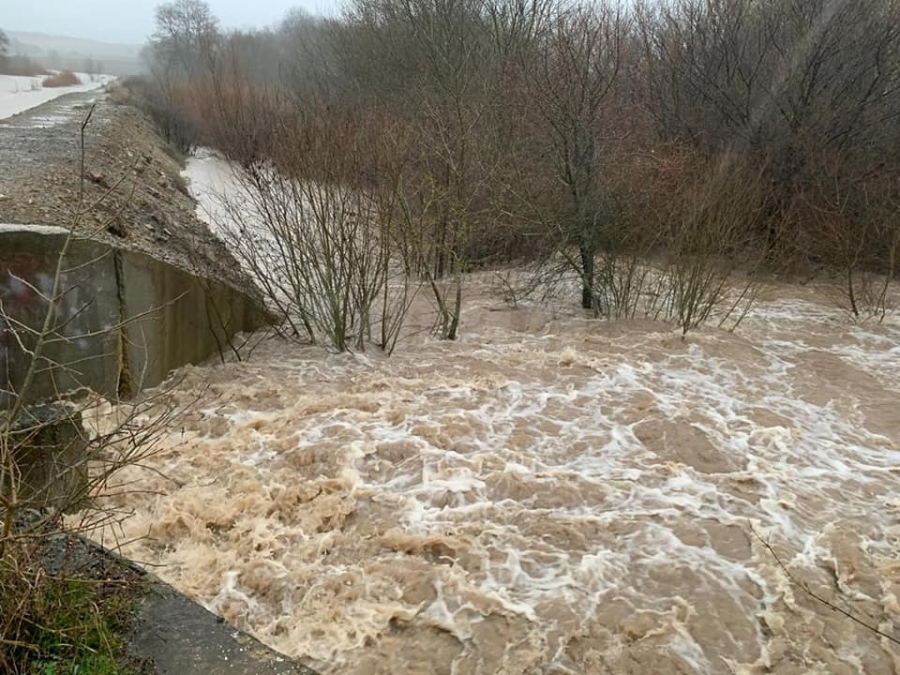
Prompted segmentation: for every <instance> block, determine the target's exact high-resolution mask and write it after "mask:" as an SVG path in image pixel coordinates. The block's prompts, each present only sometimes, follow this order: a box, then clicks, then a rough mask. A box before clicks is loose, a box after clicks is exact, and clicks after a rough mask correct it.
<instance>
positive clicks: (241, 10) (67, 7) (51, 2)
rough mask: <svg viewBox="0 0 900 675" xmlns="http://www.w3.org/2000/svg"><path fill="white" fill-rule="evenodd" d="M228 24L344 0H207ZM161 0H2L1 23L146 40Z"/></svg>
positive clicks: (320, 8) (258, 23)
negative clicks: (154, 13) (155, 10)
mask: <svg viewBox="0 0 900 675" xmlns="http://www.w3.org/2000/svg"><path fill="white" fill-rule="evenodd" d="M207 1H208V3H209V6H210V7H211V8H212V11H213V13H214V14H215V15H216V16H217V17H219V19H220V20H221V22H222V25H223V26H224V27H226V28H243V27H251V26H253V27H263V26H269V25H272V24H273V23H275V22H277V21H278V20H280V19H281V18H282V17H283V16H284V15H285V13H286V12H287V11H288V10H289V9H291V8H293V7H300V8H302V9H305V10H306V11H308V12H310V13H312V14H326V15H333V14H335V13H336V12H337V8H338V7H339V6H340V4H341V2H340V0H207ZM158 4H160V2H159V0H0V28H5V29H7V30H20V31H29V32H40V33H48V34H51V35H66V36H70V37H80V38H90V39H92V40H102V41H104V42H124V43H143V42H144V41H145V40H146V39H147V36H148V35H150V33H152V32H153V10H154V8H155V7H156V6H157V5H158Z"/></svg>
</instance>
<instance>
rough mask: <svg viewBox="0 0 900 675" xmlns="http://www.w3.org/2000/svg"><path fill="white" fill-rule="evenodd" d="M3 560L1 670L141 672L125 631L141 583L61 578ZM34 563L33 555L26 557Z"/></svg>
mask: <svg viewBox="0 0 900 675" xmlns="http://www.w3.org/2000/svg"><path fill="white" fill-rule="evenodd" d="M14 555H15V553H8V554H7V556H6V557H5V558H4V559H3V560H0V636H2V638H3V640H4V641H3V643H2V644H0V672H3V673H10V674H11V675H12V674H15V675H137V674H138V673H139V672H140V670H139V669H138V668H136V667H133V666H132V665H131V664H129V662H128V659H127V658H126V657H125V655H124V640H123V637H122V636H123V634H124V633H125V631H126V630H127V628H128V625H129V622H130V620H131V616H132V607H133V604H134V601H135V598H136V597H137V596H138V595H139V593H140V587H141V585H142V584H141V583H140V581H139V580H137V581H136V580H135V579H134V578H131V579H129V578H125V577H123V578H112V579H110V578H109V577H108V575H102V576H103V578H101V579H100V580H96V581H95V580H91V579H85V578H76V577H72V576H69V577H56V576H52V575H49V574H47V573H46V572H45V571H43V570H42V569H41V568H40V567H37V566H34V565H28V564H23V560H16V559H15V558H14V557H13V556H14ZM23 558H24V562H29V561H30V559H31V556H23Z"/></svg>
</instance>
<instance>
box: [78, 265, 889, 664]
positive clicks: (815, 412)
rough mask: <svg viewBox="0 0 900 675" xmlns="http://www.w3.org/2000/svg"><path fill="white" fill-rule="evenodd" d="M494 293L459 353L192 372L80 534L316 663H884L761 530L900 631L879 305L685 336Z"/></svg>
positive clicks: (313, 357)
mask: <svg viewBox="0 0 900 675" xmlns="http://www.w3.org/2000/svg"><path fill="white" fill-rule="evenodd" d="M489 286H490V283H489V277H488V276H484V277H472V278H470V279H469V280H468V281H467V288H466V298H467V305H466V310H465V313H464V321H463V339H462V340H461V341H459V342H456V343H446V342H436V341H429V340H421V341H419V342H418V343H410V344H406V345H404V346H403V347H401V348H400V349H399V350H398V353H397V354H396V355H395V356H394V357H393V358H391V359H384V358H380V357H377V356H374V355H366V356H348V355H343V356H327V355H325V354H323V353H322V352H321V351H319V350H317V349H315V348H304V347H297V346H291V345H287V344H284V343H281V342H277V341H269V342H266V343H264V344H263V345H262V346H261V347H260V348H258V349H257V351H256V352H255V353H254V354H253V356H252V358H251V359H250V360H249V361H246V362H243V363H229V364H226V365H218V366H204V367H192V368H188V369H185V370H183V371H182V373H181V376H183V378H184V380H183V381H182V382H181V383H180V384H179V386H178V388H177V390H176V394H175V396H176V398H177V399H183V400H185V401H187V400H189V399H190V398H192V397H195V396H197V395H198V394H202V403H201V405H200V407H199V408H198V409H197V410H196V411H195V412H194V413H193V414H192V415H191V416H190V417H189V418H188V419H185V420H184V421H183V423H182V424H181V425H179V428H178V429H173V430H172V433H171V435H170V436H169V437H168V438H167V439H166V440H165V442H164V443H163V446H162V450H161V452H160V454H159V455H158V456H156V457H155V458H154V459H153V460H152V462H151V464H150V466H148V467H145V468H134V469H130V470H129V471H128V472H127V473H126V474H124V475H123V476H122V477H121V480H122V481H134V482H133V483H129V485H130V487H129V494H128V495H127V496H123V497H120V498H110V499H109V505H110V506H112V507H115V508H119V509H123V510H126V511H129V512H131V513H133V515H132V516H131V517H130V518H128V519H127V520H125V521H124V522H123V523H122V525H121V526H117V527H109V528H107V529H105V530H103V531H100V532H97V533H96V537H97V539H98V540H101V541H103V542H104V543H106V544H111V543H113V542H127V543H125V544H124V546H123V550H124V552H125V553H126V554H127V555H129V556H130V557H132V558H134V559H135V560H139V561H142V562H143V563H144V564H147V565H151V566H153V568H154V569H155V570H156V571H157V573H159V574H160V576H162V577H163V578H164V579H166V580H167V581H169V582H171V583H172V584H174V585H175V586H176V587H178V588H179V589H181V590H182V591H184V592H185V593H187V594H189V595H190V596H191V597H193V598H196V599H197V600H199V601H201V602H203V603H204V604H205V605H206V606H208V607H209V608H211V609H213V610H214V611H216V612H217V613H219V614H221V615H222V616H223V617H225V618H226V619H227V620H228V621H229V622H232V623H233V624H235V625H237V626H239V627H241V628H245V629H247V630H249V631H250V632H252V633H253V634H254V635H256V636H257V637H259V638H260V639H262V640H263V641H264V642H266V643H267V644H269V645H272V646H274V647H276V648H277V649H279V650H280V651H282V652H284V653H286V654H290V655H295V656H299V657H302V658H303V659H305V660H306V661H307V662H308V663H310V664H311V665H314V666H316V667H317V668H319V669H320V670H322V672H325V673H360V674H363V673H365V674H370V673H397V672H403V673H423V674H424V673H429V674H431V673H451V672H452V673H458V674H463V673H510V674H512V673H539V672H544V673H616V674H617V675H621V674H622V673H651V672H672V673H676V672H684V673H687V672H691V673H695V672H708V673H731V672H738V673H755V672H773V673H805V672H822V673H825V672H827V673H857V672H867V673H891V672H895V671H896V669H897V668H898V663H900V661H898V655H900V651H898V649H897V647H896V646H895V645H894V644H892V643H891V642H890V641H889V640H887V639H885V638H880V637H878V636H877V635H875V634H874V633H872V632H871V631H869V630H867V629H865V628H862V627H861V626H859V625H858V624H854V623H853V622H851V621H849V620H847V619H846V618H845V617H843V616H841V615H840V614H838V613H836V612H833V611H831V610H830V609H828V608H827V607H824V606H822V605H820V604H818V603H817V602H815V601H814V600H813V599H811V598H810V597H809V596H808V595H807V594H805V593H804V592H802V591H801V590H800V589H799V588H798V587H797V586H795V585H793V584H792V583H791V582H790V580H789V579H788V577H787V575H786V574H785V572H784V570H783V569H782V568H781V567H780V566H779V562H778V561H777V560H776V559H775V557H774V556H773V555H772V552H770V551H769V550H768V549H767V547H766V545H764V543H763V541H762V540H761V539H760V538H758V537H762V538H763V539H764V540H765V541H766V542H768V543H769V544H770V545H771V546H772V549H773V550H774V552H775V553H776V554H777V555H778V556H779V558H780V559H781V561H782V562H783V563H784V564H785V565H786V566H787V567H788V568H789V569H790V570H791V573H792V574H794V575H796V577H797V578H798V579H800V580H802V581H803V582H804V583H807V584H809V586H810V587H811V588H812V589H814V590H815V591H816V592H818V593H820V594H821V595H823V596H824V597H827V598H829V599H833V600H834V601H835V602H837V603H838V604H840V606H842V607H844V608H846V609H848V610H849V611H852V612H854V613H855V614H857V615H858V616H859V617H860V618H861V619H863V620H865V621H866V622H869V623H871V624H873V625H875V626H878V627H880V628H881V629H882V630H884V631H885V632H887V633H890V634H895V635H896V634H897V631H896V630H895V629H894V624H895V623H896V622H897V621H898V620H900V606H898V600H897V598H898V591H900V565H898V563H897V550H898V549H897V545H898V536H900V529H898V518H900V496H898V493H897V475H898V472H900V447H898V443H900V414H898V412H897V405H896V402H897V400H898V396H900V384H898V383H900V358H898V357H900V325H898V324H897V323H896V321H895V320H894V321H892V320H889V321H888V322H886V323H885V324H884V325H871V326H856V325H852V324H850V323H849V322H848V321H847V319H846V318H845V317H844V316H843V315H842V314H841V313H839V312H837V311H835V310H833V309H832V308H831V307H830V306H829V305H828V304H827V302H826V301H825V300H824V299H823V298H822V297H821V296H820V294H819V292H818V290H816V289H796V288H792V287H787V286H774V287H772V288H771V290H770V291H769V293H768V295H767V297H766V298H764V300H763V301H762V302H760V303H759V304H758V305H757V306H756V308H755V309H754V310H753V312H752V313H751V315H750V316H749V317H748V318H747V320H746V321H745V323H744V325H743V326H742V329H741V332H740V333H738V334H729V333H724V332H720V331H716V330H712V329H709V330H701V331H698V332H696V333H694V334H690V335H689V336H688V337H687V339H685V340H682V339H681V338H680V336H679V335H678V334H677V333H675V332H674V331H673V330H672V329H671V328H670V327H667V326H665V325H662V324H658V323H649V322H648V323H614V324H609V323H603V322H596V321H589V320H585V319H583V318H580V317H579V316H576V315H568V316H567V315H565V314H563V315H559V314H554V312H553V311H551V310H550V309H547V308H541V307H531V308H527V309H525V308H523V309H518V310H509V309H503V308H502V304H501V303H500V302H499V300H497V299H496V298H495V297H494V296H492V295H491V293H490V292H489ZM135 490H138V491H139V492H138V493H137V494H134V491H135ZM145 535H146V536H145ZM757 535H758V536H757ZM898 637H900V635H898Z"/></svg>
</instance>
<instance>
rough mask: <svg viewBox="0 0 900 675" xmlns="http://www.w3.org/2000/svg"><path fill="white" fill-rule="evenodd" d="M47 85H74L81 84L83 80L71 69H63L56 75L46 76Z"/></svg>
mask: <svg viewBox="0 0 900 675" xmlns="http://www.w3.org/2000/svg"><path fill="white" fill-rule="evenodd" d="M43 84H44V86H45V87H74V86H76V85H79V84H81V80H79V79H78V76H77V75H76V74H75V73H73V72H72V71H71V70H63V71H62V72H59V73H57V74H56V75H50V76H49V77H45V78H44V83H43Z"/></svg>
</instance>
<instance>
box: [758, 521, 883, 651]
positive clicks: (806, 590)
mask: <svg viewBox="0 0 900 675" xmlns="http://www.w3.org/2000/svg"><path fill="white" fill-rule="evenodd" d="M750 531H751V532H752V533H753V536H755V537H756V538H757V539H759V541H760V542H761V543H762V545H763V546H765V547H766V550H767V551H768V552H769V553H770V554H771V556H772V558H774V559H775V562H776V563H778V566H779V567H780V568H781V570H782V571H783V572H784V573H785V575H786V576H787V578H788V579H789V580H790V582H791V583H792V584H794V585H795V586H796V587H797V588H799V589H800V590H802V591H803V592H804V593H806V594H807V595H808V596H809V597H811V598H812V599H813V600H816V601H817V602H820V603H821V604H823V605H825V606H826V607H828V608H829V609H831V610H832V611H835V612H837V613H838V614H842V615H844V616H845V617H847V618H848V619H850V620H851V621H853V622H854V623H857V624H859V625H860V626H862V627H863V628H866V629H868V630H870V631H872V632H873V633H875V634H876V635H879V636H880V637H883V638H885V639H886V640H890V641H891V642H893V643H894V644H896V645H900V639H897V638H895V637H894V636H893V635H888V634H887V633H885V632H884V631H881V630H879V629H878V628H876V627H875V626H873V625H872V624H870V623H867V622H865V621H863V620H862V619H860V618H859V617H858V616H856V615H855V614H853V613H852V612H849V611H847V610H846V609H843V608H841V607H838V606H837V605H836V604H834V603H833V602H831V601H830V600H826V599H825V598H823V597H822V596H821V595H819V594H818V593H816V592H815V591H813V590H812V589H811V588H810V587H809V586H808V585H807V584H806V583H805V582H803V581H800V580H799V579H797V577H795V576H794V575H793V573H792V572H791V571H790V570H789V569H788V568H787V566H786V565H785V564H784V563H783V562H782V561H781V558H779V557H778V554H777V553H775V549H773V548H772V545H771V544H770V543H769V542H768V541H766V540H765V539H763V537H762V535H760V534H759V532H757V531H756V530H755V529H754V528H753V526H752V525H751V526H750Z"/></svg>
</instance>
